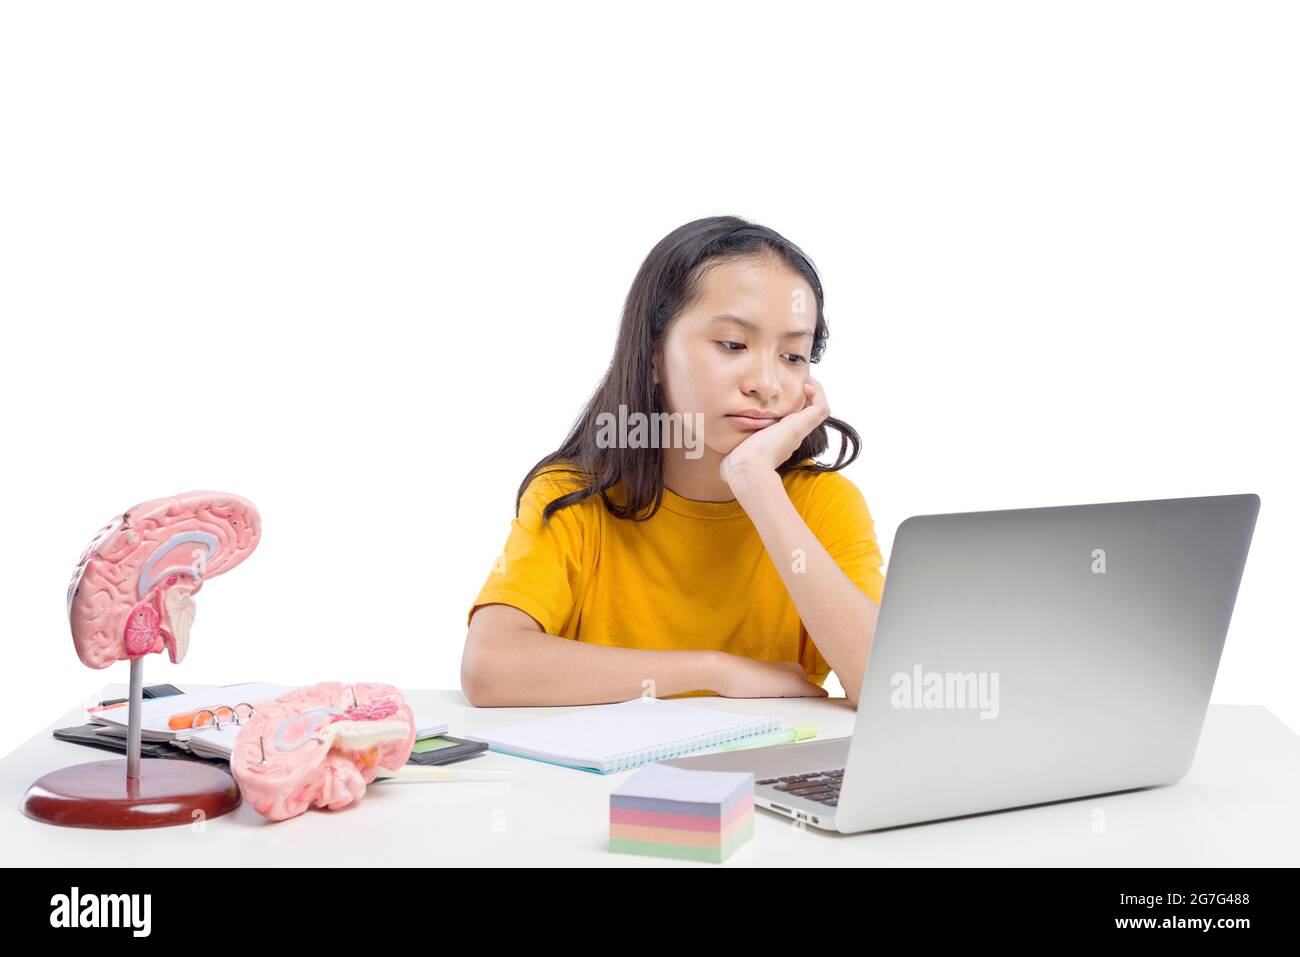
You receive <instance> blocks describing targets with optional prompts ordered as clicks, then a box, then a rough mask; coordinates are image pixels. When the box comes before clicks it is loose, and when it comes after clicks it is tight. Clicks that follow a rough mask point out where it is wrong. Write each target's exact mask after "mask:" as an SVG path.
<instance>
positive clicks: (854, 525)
mask: <svg viewBox="0 0 1300 957" xmlns="http://www.w3.org/2000/svg"><path fill="white" fill-rule="evenodd" d="M822 479H823V481H824V483H825V485H826V488H825V494H824V495H820V496H817V497H816V502H815V504H814V507H813V509H812V513H813V514H811V515H809V516H808V518H809V519H810V520H809V527H811V528H812V529H813V531H814V532H815V534H816V535H817V540H818V541H820V542H821V543H822V547H824V548H825V549H826V551H827V553H828V554H829V555H830V556H831V558H832V559H834V560H835V564H836V565H838V566H839V567H840V569H841V570H842V571H843V572H844V574H845V575H846V576H848V578H849V580H850V581H852V582H853V584H855V585H857V586H858V588H859V589H861V590H862V591H863V592H864V593H865V594H866V595H867V597H868V598H870V599H871V600H872V601H874V602H875V603H876V604H877V605H878V604H880V599H881V596H882V595H883V594H884V590H885V576H884V575H883V574H882V573H881V570H880V569H881V566H882V565H883V564H884V558H883V556H882V555H881V553H880V545H879V544H878V543H877V542H876V528H875V522H874V521H873V520H872V518H871V511H870V510H869V509H868V508H867V502H866V499H865V498H863V497H862V492H860V491H859V490H858V487H857V486H856V485H854V484H853V483H852V482H851V481H850V480H849V479H847V478H845V477H844V476H843V475H840V474H839V473H837V472H832V473H827V474H825V475H824V476H822ZM827 480H829V481H827ZM800 639H801V642H802V648H801V663H802V664H803V667H804V671H806V672H807V673H808V677H809V680H811V681H813V682H814V683H816V684H819V685H820V684H821V683H822V682H823V681H824V680H825V679H826V676H827V675H829V674H830V672H831V666H830V663H829V662H827V661H826V659H825V658H824V657H822V654H821V652H820V651H818V649H817V646H816V645H815V644H813V642H812V640H811V638H810V636H809V635H808V631H807V629H806V628H802V627H801V628H800Z"/></svg>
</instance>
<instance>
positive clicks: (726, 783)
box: [609, 764, 754, 862]
mask: <svg viewBox="0 0 1300 957" xmlns="http://www.w3.org/2000/svg"><path fill="white" fill-rule="evenodd" d="M753 835H754V775H753V774H751V773H750V772H748V771H688V770H686V769H685V768H674V767H669V766H668V765H665V764H652V765H650V766H648V767H645V768H642V769H641V770H640V771H638V772H636V773H635V774H633V775H632V776H631V777H629V778H628V779H627V780H626V781H624V782H623V783H622V784H620V785H619V786H618V787H617V788H615V789H614V790H613V792H611V794H610V796H609V849H610V850H611V851H618V852H620V853H623V854H648V855H650V856H653V857H677V858H686V859H688V860H694V861H715V862H721V861H725V860H726V859H727V858H728V857H730V856H731V854H732V853H733V852H734V851H735V850H736V848H738V847H740V846H741V845H742V844H744V843H745V842H746V841H748V840H749V839H750V838H751V837H753Z"/></svg>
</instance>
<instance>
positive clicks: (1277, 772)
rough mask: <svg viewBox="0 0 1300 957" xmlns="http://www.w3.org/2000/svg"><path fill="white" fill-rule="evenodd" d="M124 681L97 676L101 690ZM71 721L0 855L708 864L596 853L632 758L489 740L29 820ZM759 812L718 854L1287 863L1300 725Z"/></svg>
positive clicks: (472, 723)
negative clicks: (934, 819)
mask: <svg viewBox="0 0 1300 957" xmlns="http://www.w3.org/2000/svg"><path fill="white" fill-rule="evenodd" d="M182 688H183V690H187V691H191V690H193V691H197V690H202V688H203V686H197V685H184V686H182ZM124 691H125V689H123V690H122V691H121V692H115V691H114V690H113V688H112V687H110V688H109V689H106V695H107V696H113V695H115V694H121V693H124ZM405 694H406V696H407V699H408V700H409V701H411V702H413V703H414V702H418V703H419V704H420V705H422V706H428V713H429V714H430V715H437V716H439V717H441V718H442V719H443V720H445V721H447V722H448V723H449V724H450V726H451V730H450V733H451V734H453V735H464V734H470V733H474V732H476V731H479V730H482V729H487V728H493V727H499V726H501V725H505V724H510V723H513V722H515V721H517V720H520V719H521V718H526V717H542V716H545V715H548V714H553V713H556V712H559V711H566V710H571V709H567V708H516V709H501V708H483V709H480V708H472V707H470V706H469V705H468V704H467V703H466V701H465V698H464V696H463V695H462V694H461V693H460V692H459V691H408V692H405ZM689 703H690V704H692V705H697V706H699V707H703V708H720V709H724V710H728V711H734V712H741V713H752V714H777V715H781V716H782V717H784V718H785V719H786V720H787V721H790V722H796V723H800V724H803V723H810V724H815V725H817V727H818V730H819V732H820V734H821V736H822V737H824V738H825V737H834V736H837V735H845V734H848V733H850V731H851V730H852V724H853V715H854V713H853V711H852V710H850V709H849V708H848V706H847V704H846V702H845V701H844V700H843V699H826V698H821V699H817V698H777V699H763V700H758V699H750V700H744V699H722V698H694V699H689ZM83 721H84V712H82V711H81V710H79V709H77V710H73V711H70V712H68V713H67V714H65V715H63V716H62V717H61V718H59V720H58V721H56V722H55V723H54V724H51V725H50V726H49V727H48V728H46V730H45V731H44V732H42V733H41V734H39V735H37V737H35V738H33V739H32V740H30V741H28V742H27V743H26V744H24V745H22V746H21V747H20V748H18V749H17V750H16V751H14V752H13V753H12V754H10V755H8V756H7V757H5V758H4V759H3V760H0V792H2V793H3V801H4V808H5V810H4V812H3V817H2V818H0V820H3V825H2V830H0V846H2V847H3V848H4V853H3V858H4V863H5V864H7V865H36V866H104V865H119V866H130V865H160V866H177V865H192V866H198V867H213V866H218V867H220V866H237V867H248V866H255V865H262V864H269V865H309V866H315V865H332V866H338V865H355V864H389V865H428V864H459V865H604V866H613V867H629V866H633V867H718V866H719V865H717V864H706V863H699V862H687V861H672V860H667V859H660V858H650V857H639V856H633V855H625V854H612V853H610V852H609V851H608V850H606V845H607V841H608V837H609V792H610V791H611V790H613V789H614V788H615V787H617V786H618V784H619V782H621V781H623V780H624V779H625V778H626V777H627V775H628V774H630V773H632V772H630V771H625V772H623V773H621V774H611V775H597V774H591V773H588V772H584V771H573V770H569V769H566V768H560V767H555V766H552V765H548V764H542V763H540V762H536V761H527V760H523V759H520V758H512V757H508V756H505V755H500V754H492V753H485V754H484V755H482V756H480V757H477V758H473V759H471V761H470V762H469V763H468V764H467V765H465V766H467V767H468V766H473V767H480V768H508V769H511V770H512V771H513V772H514V778H513V780H511V781H509V782H476V783H455V784H430V783H395V782H388V783H384V784H376V785H371V787H370V788H369V789H367V792H366V796H365V797H364V798H363V799H362V800H361V801H360V802H359V803H357V804H354V805H353V806H351V807H349V808H345V809H344V810H341V811H317V810H312V811H308V812H307V813H306V814H304V815H301V816H300V817H297V818H294V819H293V820H289V821H283V822H280V823H275V824H272V823H269V822H267V821H265V820H264V819H263V818H262V817H261V816H260V815H258V813H257V812H256V811H254V810H253V809H252V808H251V807H250V806H248V805H247V804H242V805H241V806H240V807H239V809H238V810H236V811H235V812H233V813H231V814H228V815H226V816H224V817H220V818H216V819H214V820H211V821H207V822H206V824H205V825H204V826H203V828H202V830H198V829H195V828H193V827H190V826H182V827H173V828H157V829H152V830H141V831H99V830H90V829H83V828H64V827H53V826H50V825H45V824H39V823H37V822H36V821H32V820H30V819H28V818H27V817H26V816H24V815H23V813H22V811H21V810H20V806H21V803H22V799H23V794H24V793H25V792H26V790H27V787H28V785H29V784H31V783H32V782H33V781H35V780H36V779H37V778H39V777H40V776H41V775H43V774H45V773H47V772H49V771H52V770H54V769H56V768H60V767H63V766H65V765H68V764H78V763H82V762H85V761H97V760H102V759H104V758H108V757H112V755H111V754H110V753H109V752H107V751H99V750H96V749H93V748H88V747H85V746H83V745H77V744H72V743H68V742H64V741H56V740H55V739H54V738H52V737H51V736H50V731H51V730H52V729H53V728H56V727H66V726H68V725H75V724H80V723H83ZM1098 812H1101V815H1104V821H1103V820H1102V818H1101V817H1100V816H1099V815H1098ZM754 816H755V826H754V837H753V839H752V840H751V841H750V842H749V844H747V845H746V846H745V847H743V848H741V850H739V851H737V852H736V853H735V854H734V855H733V856H732V857H731V858H730V859H729V860H727V861H726V862H724V863H723V864H722V865H721V866H723V867H743V866H750V865H764V866H774V865H775V866H789V865H795V866H798V865H820V866H826V865H832V866H834V865H994V866H999V865H1060V864H1063V865H1086V866H1175V867H1178V866H1214V867H1219V866H1234V865H1236V866H1243V865H1244V866H1261V865H1262V866H1282V865H1288V866H1295V865H1297V864H1300V820H1298V817H1300V736H1297V735H1296V734H1294V733H1292V732H1291V731H1290V730H1289V729H1288V728H1287V727H1286V726H1285V725H1283V724H1282V723H1281V722H1280V721H1279V720H1278V719H1277V718H1275V717H1274V716H1273V715H1272V714H1270V713H1269V712H1268V711H1267V710H1265V709H1264V708H1261V707H1249V706H1239V705H1214V706H1212V707H1211V708H1210V712H1209V716H1208V717H1207V719H1206V722H1205V730H1204V732H1203V733H1202V736H1201V742H1200V747H1199V749H1198V751H1197V755H1196V762H1195V764H1194V765H1193V766H1192V770H1191V772H1190V773H1189V774H1188V776H1187V777H1186V778H1184V779H1183V781H1182V782H1181V783H1179V784H1177V785H1174V786H1172V787H1161V788H1151V789H1147V790H1143V791H1131V792H1128V793H1125V794H1117V795H1110V796H1106V797H1099V798H1086V799H1083V800H1079V801H1067V802H1063V803H1057V804H1051V805H1043V806H1040V807H1033V808H1027V809H1024V810H1019V811H1004V812H999V813H995V814H984V815H978V816H975V817H968V818H962V819H958V820H952V821H943V822H940V823H937V824H922V825H915V826H911V827H905V828H896V829H893V830H889V831H881V832H877V833H867V834H856V835H852V836H844V835H840V834H828V833H825V832H822V831H818V830H816V829H814V828H807V829H800V828H799V827H797V826H796V825H795V824H794V823H793V822H791V821H789V820H788V819H787V818H784V817H781V816H780V815H777V814H774V813H772V812H770V811H766V810H762V809H758V808H756V809H755V811H754ZM1099 823H1104V826H1103V827H1098V825H1099Z"/></svg>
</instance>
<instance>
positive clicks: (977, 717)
mask: <svg viewBox="0 0 1300 957" xmlns="http://www.w3.org/2000/svg"><path fill="white" fill-rule="evenodd" d="M1258 513H1259V497H1258V496H1257V495H1221V496H1211V497H1204V498H1181V499H1164V500H1156V501H1142V502H1115V503H1107V504H1098V505H1074V506H1066V507H1061V508H1033V509H1011V510H1005V511H992V512H970V513H957V514H948V515H919V516H914V517H912V518H909V519H907V520H906V521H905V522H903V524H902V525H900V526H899V528H898V533H897V535H896V536H895V540H894V546H893V550H892V555H891V559H890V563H889V570H888V576H887V579H886V585H885V591H884V594H883V596H882V599H881V607H880V614H879V616H878V618H877V622H876V631H875V637H874V640H873V642H872V647H871V653H870V656H869V658H868V661H867V667H866V672H865V674H864V679H863V685H862V693H861V694H860V695H859V704H858V709H857V718H856V721H855V724H854V728H853V734H852V735H851V736H849V737H846V738H833V739H828V740H822V741H811V742H806V743H797V744H787V745H780V746H777V747H771V748H753V749H748V750H741V751H729V752H721V753H717V754H708V755H698V756H695V757H683V758H676V759H673V760H670V761H666V762H664V763H665V764H670V765H673V766H675V767H681V768H703V769H708V770H724V771H732V770H745V771H752V772H754V775H755V787H754V802H755V804H756V805H758V806H760V807H764V808H767V809H769V810H771V811H775V812H777V813H780V814H784V815H787V816H789V817H792V818H795V819H797V820H800V821H804V822H806V823H807V824H809V825H812V826H814V827H817V828H822V829H826V830H834V831H840V832H842V833H845V834H851V833H855V832H859V831H868V830H877V829H880V828H887V827H896V826H899V825H904V824H917V823H921V822H926V821H937V820H943V819H947V818H953V817H962V816H965V815H969V814H979V813H982V812H987V811H997V810H1004V809H1008V808H1016V807H1025V806H1029V805H1034V804H1042V803H1046V802H1051V801H1061V800H1068V799H1071V798H1082V797H1089V796H1093V795H1099V794H1109V793H1113V792H1116V791H1126V790H1131V789H1134V788H1143V787H1149V786H1152V785H1162V784H1174V783H1176V782H1177V781H1179V780H1181V779H1182V778H1183V777H1184V775H1186V774H1187V772H1188V770H1189V769H1190V768H1191V764H1192V758H1193V756H1194V755H1195V753H1196V744H1197V741H1198V739H1199V738H1200V734H1201V725H1202V723H1203V722H1204V720H1205V712H1206V709H1207V708H1208V707H1209V701H1210V691H1211V689H1212V688H1213V686H1214V676H1215V672H1216V671H1217V670H1218V666H1219V656H1220V653H1221V652H1222V650H1223V642H1224V638H1225V637H1226V635H1227V631H1228V623H1229V621H1230V619H1231V617H1232V609H1233V605H1234V603H1235V602H1236V597H1237V587H1238V585H1239V584H1240V582H1241V574H1242V570H1243V568H1244V566H1245V562H1246V552H1247V550H1248V549H1249V548H1250V540H1251V535H1252V533H1253V532H1254V528H1255V518H1256V516H1257V515H1258Z"/></svg>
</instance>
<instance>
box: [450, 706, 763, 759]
mask: <svg viewBox="0 0 1300 957" xmlns="http://www.w3.org/2000/svg"><path fill="white" fill-rule="evenodd" d="M780 725H781V719H780V718H778V717H774V716H771V715H767V716H763V717H756V716H754V715H746V714H728V713H726V712H723V711H714V710H712V709H709V708H697V707H694V706H692V705H687V704H678V703H676V702H673V701H662V700H660V699H658V698H634V699H632V700H631V701H620V702H619V703H618V704H604V705H595V706H593V707H590V708H581V709H579V710H577V711H570V712H568V713H566V714H560V715H556V716H554V717H551V718H541V719H539V720H536V721H526V722H524V723H522V724H512V725H507V726H506V727H504V728H496V729H494V730H492V731H485V732H483V733H482V734H477V735H475V734H467V735H465V736H464V737H465V738H466V739H468V740H470V741H481V742H483V743H484V744H486V745H487V746H488V748H489V750H492V751H496V752H498V753H499V754H511V755H514V756H515V757H520V758H532V759H533V760H534V761H545V762H547V763H548V764H558V765H561V766H562V767H566V768H577V769H578V770H580V771H594V772H595V773H597V774H614V773H616V772H618V771H626V770H628V769H630V768H639V767H641V766H642V765H643V764H653V763H655V762H656V761H666V760H668V759H669V758H675V757H678V756H680V755H683V754H690V753H691V752H693V751H700V750H703V749H705V748H711V747H714V746H715V745H719V744H727V743H729V742H732V741H739V740H740V739H741V738H747V737H749V736H751V735H755V734H764V733H766V732H768V731H772V730H775V729H776V728H778V727H780Z"/></svg>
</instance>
